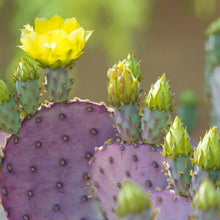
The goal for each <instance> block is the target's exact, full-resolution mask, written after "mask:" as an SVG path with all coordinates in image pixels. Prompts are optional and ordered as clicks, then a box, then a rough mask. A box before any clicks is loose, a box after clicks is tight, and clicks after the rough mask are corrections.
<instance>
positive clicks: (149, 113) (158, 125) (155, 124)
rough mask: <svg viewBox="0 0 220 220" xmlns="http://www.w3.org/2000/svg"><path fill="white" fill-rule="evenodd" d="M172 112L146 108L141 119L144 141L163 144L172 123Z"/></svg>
mask: <svg viewBox="0 0 220 220" xmlns="http://www.w3.org/2000/svg"><path fill="white" fill-rule="evenodd" d="M170 115H171V112H170V111H160V110H157V109H151V110H149V109H148V107H146V108H145V110H144V114H143V117H142V121H141V131H142V132H141V134H142V139H143V140H144V142H146V143H148V144H155V145H161V144H162V142H163V138H164V136H165V134H166V132H167V130H168V129H169V126H170V124H171V116H170Z"/></svg>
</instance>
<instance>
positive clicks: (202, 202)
mask: <svg viewBox="0 0 220 220" xmlns="http://www.w3.org/2000/svg"><path fill="white" fill-rule="evenodd" d="M192 204H193V206H194V208H196V209H199V210H201V211H208V210H218V211H220V192H219V191H218V190H217V189H216V187H215V185H214V184H213V183H212V182H211V181H210V180H208V179H206V180H205V181H204V182H203V183H202V184H201V186H200V188H199V190H198V192H197V193H196V194H195V197H194V199H193V202H192Z"/></svg>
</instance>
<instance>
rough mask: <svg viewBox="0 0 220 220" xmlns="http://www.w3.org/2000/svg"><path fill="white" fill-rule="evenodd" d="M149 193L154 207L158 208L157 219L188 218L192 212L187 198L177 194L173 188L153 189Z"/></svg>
mask: <svg viewBox="0 0 220 220" xmlns="http://www.w3.org/2000/svg"><path fill="white" fill-rule="evenodd" d="M150 195H151V196H150V197H151V199H152V201H153V202H154V208H155V209H157V208H158V209H159V210H160V212H159V214H158V215H157V220H168V219H169V220H177V219H178V220H188V219H189V216H190V215H191V214H192V212H193V209H192V206H191V202H190V200H189V198H188V197H184V196H178V195H176V194H175V192H174V191H173V190H164V191H155V190H153V191H152V192H151V194H150Z"/></svg>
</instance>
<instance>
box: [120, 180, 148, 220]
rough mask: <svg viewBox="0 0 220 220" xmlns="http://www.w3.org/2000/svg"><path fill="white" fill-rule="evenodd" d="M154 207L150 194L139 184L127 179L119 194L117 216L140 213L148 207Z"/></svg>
mask: <svg viewBox="0 0 220 220" xmlns="http://www.w3.org/2000/svg"><path fill="white" fill-rule="evenodd" d="M151 208H152V202H151V200H150V197H149V195H148V194H147V193H146V192H145V191H143V190H142V189H141V188H140V187H139V186H138V185H136V184H134V183H132V182H130V181H125V182H124V184H123V186H122V188H121V190H120V192H119V195H118V209H117V216H118V217H119V218H122V217H124V216H127V215H132V214H135V215H140V214H142V213H143V212H144V211H145V210H146V209H151Z"/></svg>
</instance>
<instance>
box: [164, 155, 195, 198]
mask: <svg viewBox="0 0 220 220" xmlns="http://www.w3.org/2000/svg"><path fill="white" fill-rule="evenodd" d="M167 161H168V164H169V165H168V167H166V166H167V165H166V163H164V165H165V167H166V168H168V169H167V170H169V171H168V174H169V176H170V182H171V183H172V184H173V186H174V190H175V193H176V194H178V195H180V196H190V191H189V189H190V185H191V175H190V173H191V171H192V170H193V165H192V163H191V160H190V157H189V156H179V157H176V158H175V159H174V160H172V159H171V158H170V157H167Z"/></svg>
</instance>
